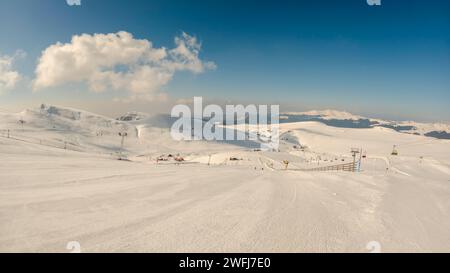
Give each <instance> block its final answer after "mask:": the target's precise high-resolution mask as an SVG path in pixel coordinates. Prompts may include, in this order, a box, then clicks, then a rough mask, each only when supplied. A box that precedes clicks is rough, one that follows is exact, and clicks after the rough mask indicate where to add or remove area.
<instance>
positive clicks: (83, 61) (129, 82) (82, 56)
mask: <svg viewBox="0 0 450 273" xmlns="http://www.w3.org/2000/svg"><path fill="white" fill-rule="evenodd" d="M175 45H176V47H175V48H173V49H166V48H164V47H161V48H155V47H153V45H152V43H151V42H150V41H148V40H145V39H135V38H133V36H132V34H130V33H128V32H124V31H121V32H118V33H110V34H94V35H89V34H82V35H76V36H73V37H72V41H71V42H70V43H67V44H62V43H56V44H54V45H51V46H49V47H48V48H47V49H45V50H44V51H43V52H42V56H41V57H40V59H39V61H38V65H37V68H36V78H35V80H34V83H33V89H34V90H39V89H43V88H48V87H54V86H60V85H63V84H65V83H69V82H75V83H77V82H78V83H80V82H85V83H86V84H87V85H88V87H89V89H90V90H92V91H95V92H102V91H105V90H108V89H112V90H124V91H128V92H129V93H130V98H135V99H149V100H151V99H154V98H159V97H161V94H159V91H160V88H161V87H162V86H164V85H166V84H167V83H168V82H170V80H172V78H173V76H174V74H175V73H176V72H177V71H190V72H192V73H195V74H198V73H202V72H204V71H205V70H208V69H214V68H215V64H214V63H212V62H204V61H202V60H200V58H199V53H200V50H201V44H200V43H199V42H198V41H197V39H196V38H195V37H192V36H190V35H188V34H186V33H183V34H182V35H181V36H180V37H176V38H175Z"/></svg>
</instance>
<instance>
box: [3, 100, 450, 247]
mask: <svg viewBox="0 0 450 273" xmlns="http://www.w3.org/2000/svg"><path fill="white" fill-rule="evenodd" d="M50 109H51V110H50ZM20 119H23V120H24V121H25V123H24V124H23V126H22V125H21V124H20V123H19V122H18V121H19V120H20ZM8 129H9V130H10V138H7V130H8ZM124 130H125V131H127V132H128V136H127V137H126V139H125V144H124V147H123V149H122V148H121V146H120V141H121V138H120V137H119V136H118V133H119V132H121V131H124ZM280 130H281V136H280V139H281V143H280V152H259V151H254V150H252V149H249V148H246V147H245V146H238V145H233V144H232V143H228V142H227V143H225V142H206V141H186V142H179V141H174V140H172V139H171V137H170V134H169V130H168V121H167V120H166V119H165V118H164V117H161V116H160V117H154V118H144V119H141V120H138V121H132V122H122V121H117V120H114V119H109V118H107V117H103V116H100V115H96V114H93V113H88V112H85V111H81V110H77V109H70V108H64V107H46V108H45V109H43V110H41V109H38V110H27V111H24V112H22V113H19V114H8V113H0V162H1V163H0V251H1V252H67V251H68V250H67V249H66V244H67V243H68V242H71V241H78V242H80V245H81V251H82V252H368V250H367V249H366V246H367V244H368V243H369V242H372V241H376V242H379V243H380V244H381V248H382V249H381V250H382V251H383V252H394V251H395V252H396V251H400V252H416V251H417V252H429V251H432V252H448V251H449V250H450V141H449V140H440V139H434V138H429V137H424V136H418V135H413V134H404V133H399V132H396V131H395V130H392V129H388V128H382V127H374V128H368V129H347V128H336V127H330V126H326V125H324V124H322V123H318V122H299V123H284V124H280ZM393 145H397V150H398V152H399V155H398V156H392V155H391V151H392V147H393ZM294 146H296V147H295V148H294ZM64 147H65V148H66V149H64ZM351 148H362V149H363V153H364V154H365V155H366V158H364V159H363V161H362V165H361V168H362V170H361V172H359V173H348V172H338V171H333V172H309V171H300V169H308V168H314V167H317V166H318V165H319V166H326V165H332V164H340V163H342V162H347V163H348V162H351V161H352V157H351V154H350V149H351ZM169 154H171V155H180V156H182V157H184V158H185V160H186V162H184V163H182V164H177V162H175V161H174V160H173V159H169V160H168V161H166V162H159V163H157V162H156V158H158V157H160V156H162V155H164V156H166V157H168V155H169ZM118 158H122V159H123V158H127V159H128V160H117V159H118ZM231 158H235V159H237V160H230V159H231ZM286 159H287V160H289V161H290V164H289V167H288V170H286V171H285V170H283V169H284V165H283V164H282V161H283V160H286Z"/></svg>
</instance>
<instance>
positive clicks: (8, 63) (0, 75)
mask: <svg viewBox="0 0 450 273" xmlns="http://www.w3.org/2000/svg"><path fill="white" fill-rule="evenodd" d="M24 56H25V52H23V51H21V50H18V51H16V53H15V54H14V55H13V56H8V55H0V94H2V93H5V92H7V91H9V90H11V89H13V88H14V87H15V86H16V84H17V83H18V82H19V80H20V79H21V78H22V76H21V75H20V74H19V72H17V71H15V70H14V69H13V64H14V62H15V60H16V59H17V58H22V57H24Z"/></svg>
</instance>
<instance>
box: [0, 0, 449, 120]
mask: <svg viewBox="0 0 450 273" xmlns="http://www.w3.org/2000/svg"><path fill="white" fill-rule="evenodd" d="M118 31H127V32H129V33H131V34H132V35H133V36H134V38H136V39H146V40H149V41H151V42H152V43H153V46H154V47H158V48H159V47H166V48H173V47H174V46H175V45H174V37H176V36H180V35H181V34H182V33H183V32H186V33H188V34H189V35H192V36H195V37H197V39H198V40H199V42H201V44H202V48H201V51H200V53H199V58H201V59H202V60H205V61H211V62H214V64H215V65H216V68H215V69H211V70H207V71H206V70H205V71H204V72H202V73H190V72H189V71H180V72H177V73H176V74H174V75H173V77H172V78H171V80H170V81H169V82H168V83H167V84H164V85H162V86H161V88H160V89H161V90H160V92H162V93H165V94H167V95H169V96H170V97H173V98H189V97H192V96H194V95H197V96H204V97H208V98H212V99H217V100H224V101H226V100H232V101H235V102H236V101H238V102H239V101H242V102H246V103H280V104H281V105H282V108H281V110H299V111H301V110H311V109H316V108H317V109H324V108H333V109H339V110H347V111H351V112H354V113H357V114H365V115H370V116H376V117H382V118H392V119H416V120H435V121H450V107H449V105H450V77H449V75H450V1H446V0H442V1H438V0H436V1H424V0H422V1H418V0H411V1H400V0H390V1H389V0H383V1H382V5H381V6H369V5H367V4H366V1H365V0H345V1H336V0H334V1H332V0H321V1H312V0H309V1H298V0H297V1H252V0H246V1H237V0H227V1H202V0H192V1H187V0H185V1H169V0H165V1H138V0H135V1H119V0H82V5H81V6H69V5H67V4H66V2H65V0H40V1H35V0H2V1H0V56H1V55H9V56H12V55H14V54H15V52H16V51H17V50H18V49H21V50H23V51H24V52H26V56H25V57H24V56H22V57H20V58H16V59H17V60H15V61H14V70H15V71H18V72H19V73H20V74H21V75H22V76H23V80H22V81H21V82H20V83H18V84H17V85H16V86H15V88H14V89H12V90H9V91H8V92H4V93H3V94H2V95H0V108H5V109H13V108H18V107H22V106H26V105H27V104H35V103H40V102H49V103H63V104H66V105H68V106H78V107H81V106H83V104H85V105H86V107H85V108H88V110H91V111H95V110H96V109H98V111H97V112H105V108H111V107H109V106H108V105H115V104H114V102H112V100H113V98H114V97H116V96H117V95H118V94H119V93H120V92H119V91H120V90H119V91H117V92H103V93H96V92H92V91H90V90H88V89H89V88H87V87H86V86H85V85H83V84H82V83H68V84H62V85H59V86H57V87H54V88H47V89H45V88H44V89H43V90H40V91H39V92H33V91H32V88H31V87H30V85H31V84H30V83H29V82H31V81H32V80H33V79H34V78H35V73H34V71H35V69H36V65H37V62H38V59H39V57H40V56H41V52H42V51H43V50H45V49H46V48H47V47H49V46H50V45H52V44H55V43H56V42H58V41H59V42H61V43H68V42H70V40H71V37H72V36H73V35H80V34H82V33H87V34H94V33H103V34H107V33H116V32H118ZM27 81H29V82H28V83H27ZM120 94H124V93H120ZM71 103H73V104H74V105H70V104H71ZM116 104H117V102H116ZM141 104H142V102H141ZM153 104H155V103H154V102H153V103H151V102H149V103H148V105H149V107H152V106H151V105H153ZM115 106H117V105H115ZM132 107H133V104H131V105H130V103H127V104H123V105H121V107H118V109H120V110H122V108H123V109H125V108H127V109H128V108H132ZM141 107H142V106H141ZM141 110H142V109H141ZM169 110H170V109H167V111H169Z"/></svg>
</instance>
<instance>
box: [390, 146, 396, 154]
mask: <svg viewBox="0 0 450 273" xmlns="http://www.w3.org/2000/svg"><path fill="white" fill-rule="evenodd" d="M391 155H398V151H397V145H394V147H393V148H392V153H391Z"/></svg>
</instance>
